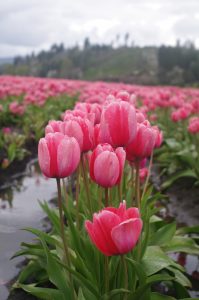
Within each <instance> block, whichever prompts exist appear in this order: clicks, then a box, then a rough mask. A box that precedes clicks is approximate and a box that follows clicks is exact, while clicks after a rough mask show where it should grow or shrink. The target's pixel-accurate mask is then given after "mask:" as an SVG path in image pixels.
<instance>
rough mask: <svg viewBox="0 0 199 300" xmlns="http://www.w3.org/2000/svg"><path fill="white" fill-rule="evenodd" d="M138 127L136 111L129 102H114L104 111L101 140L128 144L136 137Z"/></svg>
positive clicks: (120, 144) (117, 144)
mask: <svg viewBox="0 0 199 300" xmlns="http://www.w3.org/2000/svg"><path fill="white" fill-rule="evenodd" d="M136 128H137V122H136V112H135V109H134V107H133V106H132V105H131V104H129V103H128V102H125V101H119V102H112V103H110V104H109V105H108V106H107V107H105V108H104V110H103V111H102V116H101V123H100V140H101V141H102V142H103V143H109V144H111V145H112V146H113V147H120V146H126V145H128V144H129V143H130V142H131V141H132V140H133V139H134V137H135V135H136Z"/></svg>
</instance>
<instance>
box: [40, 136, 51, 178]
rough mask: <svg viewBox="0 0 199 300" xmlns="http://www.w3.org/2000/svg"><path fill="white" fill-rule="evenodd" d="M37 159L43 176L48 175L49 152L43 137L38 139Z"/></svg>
mask: <svg viewBox="0 0 199 300" xmlns="http://www.w3.org/2000/svg"><path fill="white" fill-rule="evenodd" d="M38 159H39V165H40V168H41V171H42V172H43V173H44V175H45V176H47V177H51V176H50V154H49V150H48V145H47V142H46V140H45V138H42V139H40V141H39V145H38Z"/></svg>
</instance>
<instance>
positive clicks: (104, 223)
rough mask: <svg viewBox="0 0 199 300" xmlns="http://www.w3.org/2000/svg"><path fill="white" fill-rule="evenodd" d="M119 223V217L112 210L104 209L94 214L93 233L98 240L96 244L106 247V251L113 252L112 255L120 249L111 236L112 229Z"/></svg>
mask: <svg viewBox="0 0 199 300" xmlns="http://www.w3.org/2000/svg"><path fill="white" fill-rule="evenodd" d="M119 223H120V219H119V217H118V216H117V215H115V214H114V213H112V212H110V211H106V210H103V211H102V212H100V213H99V214H95V215H94V219H93V233H94V235H95V238H96V240H97V244H96V245H97V246H98V247H99V246H101V247H102V246H103V247H105V249H106V252H107V253H108V252H109V253H111V255H115V254H118V249H117V247H116V246H115V244H114V242H113V240H112V238H111V231H112V228H113V227H115V226H117V225H118V224H119Z"/></svg>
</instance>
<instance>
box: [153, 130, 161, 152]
mask: <svg viewBox="0 0 199 300" xmlns="http://www.w3.org/2000/svg"><path fill="white" fill-rule="evenodd" d="M152 128H153V129H154V131H155V135H156V138H155V148H159V147H160V146H161V145H162V142H163V132H162V131H160V130H159V128H158V127H157V126H153V127H152Z"/></svg>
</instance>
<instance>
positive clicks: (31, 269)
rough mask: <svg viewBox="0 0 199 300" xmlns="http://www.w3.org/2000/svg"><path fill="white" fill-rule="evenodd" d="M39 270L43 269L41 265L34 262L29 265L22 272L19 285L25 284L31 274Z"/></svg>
mask: <svg viewBox="0 0 199 300" xmlns="http://www.w3.org/2000/svg"><path fill="white" fill-rule="evenodd" d="M38 270H41V267H40V266H39V264H37V263H35V262H33V261H30V262H29V263H28V265H27V266H25V267H24V268H23V269H22V271H21V273H20V275H19V277H18V279H17V283H18V282H20V283H23V282H24V281H26V280H27V279H28V278H29V277H30V276H31V274H33V273H36V272H37V271H38Z"/></svg>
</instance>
